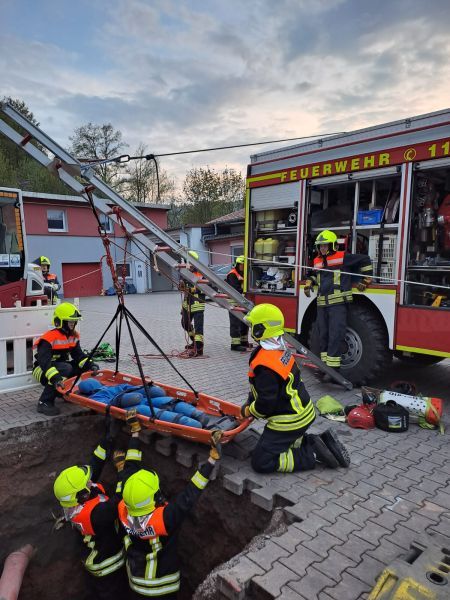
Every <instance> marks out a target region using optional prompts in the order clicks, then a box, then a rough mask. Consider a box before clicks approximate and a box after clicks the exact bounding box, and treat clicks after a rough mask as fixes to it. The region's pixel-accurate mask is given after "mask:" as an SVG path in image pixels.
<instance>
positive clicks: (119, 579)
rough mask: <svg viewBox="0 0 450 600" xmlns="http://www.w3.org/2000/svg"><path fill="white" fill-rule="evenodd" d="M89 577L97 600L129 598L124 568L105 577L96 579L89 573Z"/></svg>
mask: <svg viewBox="0 0 450 600" xmlns="http://www.w3.org/2000/svg"><path fill="white" fill-rule="evenodd" d="M87 577H88V578H89V584H90V587H91V589H92V590H93V591H94V595H95V599H96V600H116V598H117V599H118V598H127V597H128V579H127V574H126V571H125V569H124V568H123V567H122V568H121V569H118V570H117V571H114V572H113V573H110V574H109V575H104V576H103V577H95V576H94V575H91V574H89V573H87ZM141 597H142V596H141Z"/></svg>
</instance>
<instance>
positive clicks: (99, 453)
mask: <svg viewBox="0 0 450 600" xmlns="http://www.w3.org/2000/svg"><path fill="white" fill-rule="evenodd" d="M94 455H95V456H96V457H97V458H100V459H101V460H106V450H105V449H104V448H102V447H101V446H100V445H98V446H97V448H96V449H95V450H94Z"/></svg>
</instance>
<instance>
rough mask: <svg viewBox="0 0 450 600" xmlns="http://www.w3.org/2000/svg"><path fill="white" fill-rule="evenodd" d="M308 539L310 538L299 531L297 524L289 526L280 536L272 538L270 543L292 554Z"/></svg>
mask: <svg viewBox="0 0 450 600" xmlns="http://www.w3.org/2000/svg"><path fill="white" fill-rule="evenodd" d="M310 539H311V536H310V535H308V534H307V533H305V532H304V531H302V530H301V529H299V528H298V527H297V523H293V524H292V525H289V527H288V528H287V531H285V532H284V533H283V534H282V535H279V536H276V537H275V536H274V537H272V541H273V542H274V543H275V544H278V545H279V546H281V547H282V548H285V549H286V550H287V551H288V552H294V550H295V549H296V548H297V546H298V545H299V544H301V543H302V542H305V541H306V540H310Z"/></svg>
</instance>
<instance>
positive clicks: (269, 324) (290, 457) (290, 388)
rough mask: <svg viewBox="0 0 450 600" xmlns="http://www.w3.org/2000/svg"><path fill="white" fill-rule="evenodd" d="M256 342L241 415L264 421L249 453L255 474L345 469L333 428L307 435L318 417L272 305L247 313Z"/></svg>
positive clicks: (343, 451) (280, 315)
mask: <svg viewBox="0 0 450 600" xmlns="http://www.w3.org/2000/svg"><path fill="white" fill-rule="evenodd" d="M245 320H246V321H247V323H248V324H249V325H250V327H251V336H252V338H253V339H254V340H255V341H256V342H257V343H258V346H257V347H256V349H255V350H254V351H253V352H252V354H251V356H250V360H249V364H250V369H249V373H248V375H249V380H250V393H249V397H248V400H247V402H246V404H244V406H242V408H241V416H242V417H243V418H244V417H248V416H250V415H251V416H253V417H255V418H256V419H263V420H265V421H266V425H265V427H264V431H263V433H262V435H261V437H260V439H259V441H258V444H257V445H256V447H255V449H254V451H253V454H252V467H253V469H254V470H255V471H257V472H258V473H273V472H275V471H278V472H280V473H292V472H293V471H307V470H309V469H314V467H315V466H316V462H320V463H322V464H324V465H325V466H327V467H329V468H337V467H338V466H342V467H348V466H349V464H350V459H349V456H348V452H347V450H346V449H345V447H344V446H343V445H342V444H341V442H340V441H339V440H338V438H337V436H336V434H335V433H334V432H333V431H332V430H330V429H329V430H327V431H326V432H325V433H323V434H321V435H314V434H311V433H306V432H307V430H308V429H309V427H310V426H311V425H312V423H313V421H314V419H315V418H316V415H315V410H314V405H313V403H312V402H311V399H310V396H309V394H308V392H307V390H306V388H305V386H304V384H303V381H302V378H301V375H300V369H299V367H298V365H297V363H296V361H295V358H294V356H293V355H292V353H291V351H290V350H289V349H288V348H287V346H286V343H285V340H284V316H283V313H282V312H281V310H280V309H279V308H278V307H277V306H274V305H273V304H258V305H257V306H255V307H254V308H252V310H251V311H250V312H249V313H248V314H247V315H246V316H245Z"/></svg>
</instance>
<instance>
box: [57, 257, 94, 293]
mask: <svg viewBox="0 0 450 600" xmlns="http://www.w3.org/2000/svg"><path fill="white" fill-rule="evenodd" d="M92 271H94V273H92ZM62 276H63V277H62V278H63V280H62V283H63V292H64V298H81V297H84V296H99V295H100V290H101V289H102V287H103V284H102V271H101V266H100V264H99V263H63V264H62Z"/></svg>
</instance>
